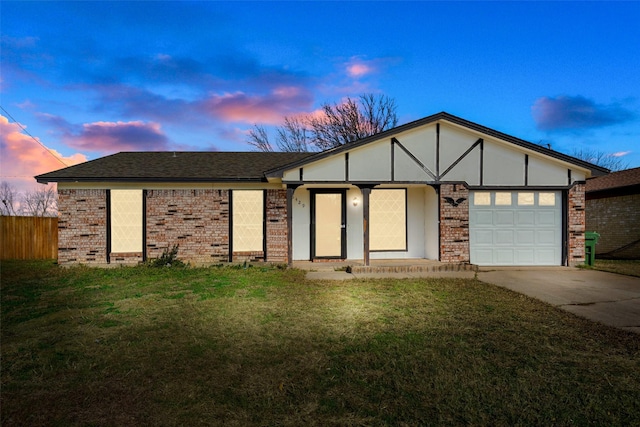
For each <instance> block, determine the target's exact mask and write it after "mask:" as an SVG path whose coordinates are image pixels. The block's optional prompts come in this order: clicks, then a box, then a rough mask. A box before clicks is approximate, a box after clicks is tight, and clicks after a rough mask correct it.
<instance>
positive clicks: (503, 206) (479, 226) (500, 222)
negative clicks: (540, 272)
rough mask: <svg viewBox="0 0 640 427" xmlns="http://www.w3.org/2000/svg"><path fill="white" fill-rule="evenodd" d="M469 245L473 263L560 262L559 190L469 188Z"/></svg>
mask: <svg viewBox="0 0 640 427" xmlns="http://www.w3.org/2000/svg"><path fill="white" fill-rule="evenodd" d="M469 246H470V251H471V253H470V256H471V263H472V264H476V265H561V264H562V198H561V194H560V192H559V191H472V192H471V193H470V203H469Z"/></svg>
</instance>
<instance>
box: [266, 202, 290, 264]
mask: <svg viewBox="0 0 640 427" xmlns="http://www.w3.org/2000/svg"><path fill="white" fill-rule="evenodd" d="M287 244H288V243H287V190H267V261H268V262H283V263H285V262H287V261H288V259H287V257H288V251H287Z"/></svg>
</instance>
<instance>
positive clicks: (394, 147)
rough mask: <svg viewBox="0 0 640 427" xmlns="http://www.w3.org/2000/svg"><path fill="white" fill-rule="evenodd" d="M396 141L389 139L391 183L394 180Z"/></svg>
mask: <svg viewBox="0 0 640 427" xmlns="http://www.w3.org/2000/svg"><path fill="white" fill-rule="evenodd" d="M395 141H396V139H395V138H391V181H395V180H396V142H395Z"/></svg>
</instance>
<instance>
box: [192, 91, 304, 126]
mask: <svg viewBox="0 0 640 427" xmlns="http://www.w3.org/2000/svg"><path fill="white" fill-rule="evenodd" d="M312 103H313V96H312V95H311V94H310V93H309V92H308V91H306V90H303V89H301V88H298V87H293V86H283V87H277V88H275V89H274V90H273V91H271V92H270V93H268V94H266V95H247V94H246V93H244V92H235V93H225V94H223V95H213V96H211V97H210V98H209V99H207V100H206V101H204V102H203V103H202V104H201V107H202V108H203V109H204V110H205V111H206V112H208V113H209V114H212V115H214V116H216V117H218V118H220V119H222V120H224V121H226V122H234V123H249V124H252V123H263V124H279V123H281V122H282V118H283V117H284V116H286V115H291V114H296V113H299V112H301V111H305V110H306V109H308V108H309V107H310V106H311V105H312Z"/></svg>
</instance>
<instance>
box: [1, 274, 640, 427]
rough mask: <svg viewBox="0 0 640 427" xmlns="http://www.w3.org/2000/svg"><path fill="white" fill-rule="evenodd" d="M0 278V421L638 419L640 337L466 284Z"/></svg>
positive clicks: (271, 277) (218, 277)
mask: <svg viewBox="0 0 640 427" xmlns="http://www.w3.org/2000/svg"><path fill="white" fill-rule="evenodd" d="M0 274H1V275H2V276H1V280H2V287H1V303H2V306H1V309H2V313H1V316H2V317H1V321H2V325H1V326H2V348H1V351H2V376H1V378H2V402H1V403H2V405H1V420H0V421H1V424H2V425H3V426H11V425H29V426H38V425H54V426H55V425H60V426H68V425H82V426H103V425H104V426H113V425H225V426H226V425H231V426H247V425H249V426H250V425H267V426H269V425H290V426H299V425H318V426H327V425H340V426H343V425H412V426H413V425H460V424H463V425H466V424H473V425H587V424H593V425H608V426H610V425H634V424H635V425H637V424H638V423H640V339H639V337H638V335H634V334H632V333H630V332H625V331H619V330H615V329H612V328H608V327H605V326H602V325H598V324H595V323H591V322H589V321H587V320H584V319H581V318H578V317H575V316H573V315H571V314H568V313H565V312H562V311H560V310H558V309H556V308H554V307H552V306H549V305H546V304H543V303H541V302H539V301H536V300H532V299H530V298H527V297H524V296H521V295H518V294H516V293H513V292H510V291H507V290H504V289H501V288H498V287H494V286H491V285H487V284H484V283H481V282H478V281H475V280H444V279H407V280H360V281H350V282H312V281H306V280H305V279H304V273H303V272H300V271H297V270H279V269H268V268H256V267H254V268H248V269H232V268H208V269H207V268H202V269H150V268H116V269H109V270H98V269H89V268H72V269H62V268H58V267H56V266H55V265H53V264H52V263H47V262H3V263H2V265H1V272H0Z"/></svg>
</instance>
